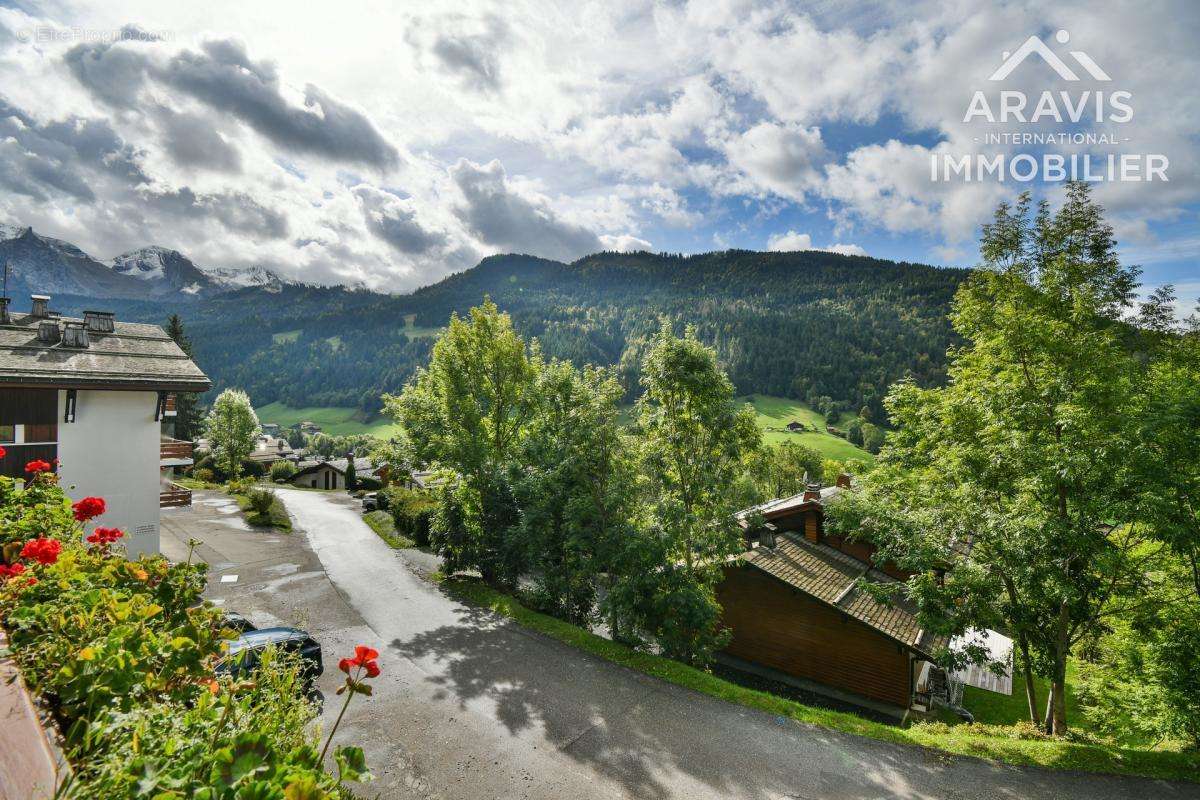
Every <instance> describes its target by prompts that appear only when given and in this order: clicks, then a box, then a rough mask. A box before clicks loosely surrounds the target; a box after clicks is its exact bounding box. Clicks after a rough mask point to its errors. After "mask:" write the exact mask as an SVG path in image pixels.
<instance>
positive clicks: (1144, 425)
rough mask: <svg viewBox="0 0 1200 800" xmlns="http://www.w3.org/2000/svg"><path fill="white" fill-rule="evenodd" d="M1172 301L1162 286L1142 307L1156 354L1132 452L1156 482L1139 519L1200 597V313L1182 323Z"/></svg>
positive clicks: (1150, 348)
mask: <svg viewBox="0 0 1200 800" xmlns="http://www.w3.org/2000/svg"><path fill="white" fill-rule="evenodd" d="M1173 301H1174V293H1173V292H1172V291H1171V290H1170V288H1169V287H1167V288H1163V289H1160V290H1159V291H1158V292H1156V293H1155V294H1154V295H1153V296H1152V297H1151V299H1150V300H1149V301H1148V302H1147V303H1146V304H1145V305H1144V306H1143V309H1142V314H1141V323H1142V330H1143V331H1144V332H1145V334H1144V335H1145V336H1146V337H1147V339H1148V341H1147V342H1145V343H1144V347H1143V349H1144V350H1146V351H1149V352H1151V353H1155V354H1157V356H1158V357H1157V358H1154V359H1153V360H1152V361H1151V363H1150V365H1149V367H1148V386H1147V389H1146V391H1145V393H1144V394H1143V398H1144V401H1145V402H1144V405H1143V406H1142V408H1140V409H1139V410H1138V412H1137V418H1138V420H1139V421H1140V423H1141V424H1140V429H1139V431H1138V441H1139V442H1140V443H1141V446H1140V447H1139V448H1137V450H1136V451H1134V452H1133V455H1134V456H1136V457H1137V458H1138V463H1137V465H1136V468H1137V470H1138V471H1139V473H1140V474H1142V475H1144V476H1146V478H1147V479H1148V480H1149V481H1150V482H1151V483H1152V484H1153V486H1154V489H1153V490H1152V491H1148V492H1146V493H1145V494H1144V495H1142V504H1141V507H1140V509H1139V512H1140V514H1139V516H1140V517H1141V518H1142V519H1143V520H1144V521H1145V522H1146V524H1148V525H1150V526H1151V527H1152V528H1153V529H1154V530H1155V532H1156V534H1157V535H1158V536H1159V537H1160V538H1161V539H1162V540H1163V541H1165V542H1166V543H1167V544H1168V545H1169V546H1170V547H1171V549H1172V550H1173V551H1174V552H1175V553H1176V554H1178V556H1179V557H1180V558H1182V559H1183V560H1184V562H1185V563H1186V564H1188V565H1189V567H1190V573H1191V576H1192V585H1193V588H1194V589H1195V595H1196V598H1197V600H1200V315H1193V316H1192V317H1190V318H1189V319H1188V320H1187V321H1186V323H1185V324H1184V326H1183V327H1182V328H1180V327H1179V326H1178V325H1177V324H1176V323H1175V319H1174V308H1173Z"/></svg>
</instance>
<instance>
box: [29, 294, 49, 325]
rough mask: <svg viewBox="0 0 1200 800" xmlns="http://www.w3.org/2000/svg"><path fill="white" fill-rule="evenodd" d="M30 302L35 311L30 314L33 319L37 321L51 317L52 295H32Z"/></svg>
mask: <svg viewBox="0 0 1200 800" xmlns="http://www.w3.org/2000/svg"><path fill="white" fill-rule="evenodd" d="M29 299H30V301H31V302H32V303H33V310H32V311H30V312H29V315H30V316H31V317H34V318H35V319H48V318H49V317H50V295H48V294H31V295H29Z"/></svg>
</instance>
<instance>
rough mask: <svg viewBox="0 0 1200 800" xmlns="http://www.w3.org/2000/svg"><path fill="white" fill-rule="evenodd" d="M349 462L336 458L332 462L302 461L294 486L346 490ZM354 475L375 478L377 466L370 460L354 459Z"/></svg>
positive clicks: (292, 478) (294, 479)
mask: <svg viewBox="0 0 1200 800" xmlns="http://www.w3.org/2000/svg"><path fill="white" fill-rule="evenodd" d="M349 463H350V462H349V460H348V459H345V458H335V459H332V460H330V461H301V462H300V463H299V464H298V465H297V467H298V469H297V470H296V474H295V475H293V476H292V477H291V481H292V485H293V486H299V487H302V488H305V489H345V488H346V467H347V466H349ZM354 474H355V475H356V476H357V477H358V478H360V479H361V478H372V479H374V478H375V466H374V465H373V464H372V463H371V459H369V458H356V459H354Z"/></svg>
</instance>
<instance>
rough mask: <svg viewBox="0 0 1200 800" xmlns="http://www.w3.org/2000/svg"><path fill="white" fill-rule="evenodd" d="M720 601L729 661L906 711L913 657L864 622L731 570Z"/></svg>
mask: <svg viewBox="0 0 1200 800" xmlns="http://www.w3.org/2000/svg"><path fill="white" fill-rule="evenodd" d="M717 598H718V600H720V602H721V606H722V607H723V608H724V609H725V613H724V622H725V624H726V625H728V626H729V627H730V628H731V629H732V630H733V640H732V641H731V642H730V644H729V646H728V647H727V648H726V651H727V652H728V653H730V654H731V655H734V656H737V657H738V658H741V659H745V660H746V661H753V662H755V663H757V664H762V665H763V666H767V667H772V668H774V669H778V670H781V671H783V672H786V673H788V674H790V675H795V676H797V677H801V678H807V679H809V680H814V681H818V682H820V683H824V684H828V685H830V686H836V687H837V688H839V689H845V690H846V691H850V692H855V693H857V694H860V695H863V696H865V697H869V698H871V699H873V700H879V701H882V702H885V703H892V704H894V705H897V706H901V707H907V706H908V704H909V674H908V673H909V657H908V654H907V653H906V652H904V651H903V650H901V649H900V648H899V646H898V645H897V644H896V643H895V642H893V641H892V640H890V639H888V638H886V637H885V636H883V635H881V634H879V633H877V632H875V631H874V630H872V629H871V628H869V627H868V626H866V625H864V624H862V623H861V622H858V621H857V620H854V619H851V618H849V617H846V616H845V615H844V614H841V613H839V612H838V611H835V610H834V609H832V608H830V607H829V606H827V605H824V604H823V603H819V602H817V601H816V600H813V599H811V598H809V597H807V596H805V595H804V594H802V593H800V592H798V591H796V590H795V589H793V588H792V587H790V586H788V585H787V584H785V583H783V582H782V581H779V580H777V579H775V578H772V577H771V576H770V575H767V574H765V573H763V572H761V571H759V570H756V569H754V568H753V567H746V566H735V567H728V568H726V570H725V580H724V581H723V582H722V583H721V584H720V586H719V587H718V588H717Z"/></svg>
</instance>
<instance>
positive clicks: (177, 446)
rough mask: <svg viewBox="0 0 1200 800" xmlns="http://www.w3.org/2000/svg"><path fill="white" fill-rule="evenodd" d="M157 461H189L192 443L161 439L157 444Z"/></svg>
mask: <svg viewBox="0 0 1200 800" xmlns="http://www.w3.org/2000/svg"><path fill="white" fill-rule="evenodd" d="M158 452H159V460H161V461H166V460H167V459H172V460H176V459H191V457H192V443H191V442H185V441H183V440H182V439H163V440H162V442H161V443H160V444H159V451H158Z"/></svg>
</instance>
